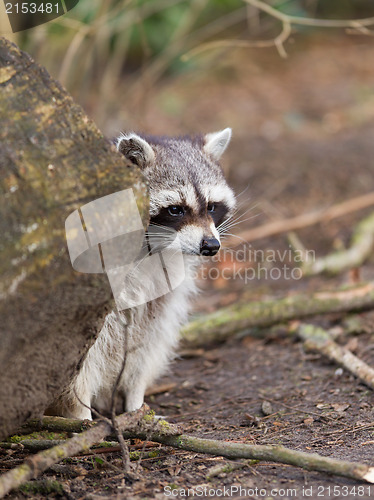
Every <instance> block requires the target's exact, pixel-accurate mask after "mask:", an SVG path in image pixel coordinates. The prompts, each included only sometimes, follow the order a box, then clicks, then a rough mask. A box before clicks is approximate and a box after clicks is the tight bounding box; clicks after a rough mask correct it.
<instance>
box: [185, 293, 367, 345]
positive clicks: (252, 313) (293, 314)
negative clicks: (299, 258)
mask: <svg viewBox="0 0 374 500" xmlns="http://www.w3.org/2000/svg"><path fill="white" fill-rule="evenodd" d="M370 308H371V309H372V308H374V285H373V284H372V283H368V284H364V285H360V286H358V287H353V288H349V289H345V290H341V291H334V292H317V293H314V294H311V295H307V294H300V295H294V296H291V297H286V298H282V299H277V300H268V301H263V302H249V303H239V304H235V305H232V306H229V307H226V308H222V309H220V310H219V311H216V312H214V313H211V314H207V315H204V317H202V318H201V319H196V320H195V321H192V322H191V323H189V324H188V325H187V326H186V327H185V328H184V329H183V331H182V334H183V339H184V340H185V342H186V343H187V344H188V345H193V346H195V347H198V346H206V345H207V344H211V343H214V342H222V341H224V340H226V339H227V338H229V337H231V336H233V335H236V334H237V333H238V332H240V331H243V330H247V329H249V328H253V327H265V326H270V325H273V324H277V323H281V322H284V321H289V320H291V319H300V318H306V317H310V316H315V315H317V314H330V313H339V312H347V311H360V310H364V309H370Z"/></svg>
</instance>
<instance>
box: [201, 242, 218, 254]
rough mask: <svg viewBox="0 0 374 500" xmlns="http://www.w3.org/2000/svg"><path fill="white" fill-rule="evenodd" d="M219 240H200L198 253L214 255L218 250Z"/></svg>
mask: <svg viewBox="0 0 374 500" xmlns="http://www.w3.org/2000/svg"><path fill="white" fill-rule="evenodd" d="M220 246H221V245H220V242H219V241H218V240H216V238H209V239H204V240H203V241H202V242H201V246H200V254H201V255H216V253H217V252H218V250H219V247H220Z"/></svg>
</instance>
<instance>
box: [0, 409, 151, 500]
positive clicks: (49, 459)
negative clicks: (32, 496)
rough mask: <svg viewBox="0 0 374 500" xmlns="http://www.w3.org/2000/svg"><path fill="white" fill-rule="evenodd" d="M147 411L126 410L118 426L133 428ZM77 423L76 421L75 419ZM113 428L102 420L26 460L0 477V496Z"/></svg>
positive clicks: (87, 448)
mask: <svg viewBox="0 0 374 500" xmlns="http://www.w3.org/2000/svg"><path fill="white" fill-rule="evenodd" d="M146 412H147V407H146V406H145V405H144V406H143V407H142V408H141V409H140V410H137V411H135V412H132V413H125V414H122V415H120V416H119V417H117V424H118V428H119V429H121V430H124V429H125V428H130V429H131V428H134V427H136V425H137V424H138V423H139V421H140V419H142V418H143V417H144V416H145V415H146ZM73 425H76V420H74V421H73ZM112 431H113V429H112V426H111V425H110V424H109V423H108V421H99V422H98V423H96V424H95V425H93V426H92V427H91V428H90V429H88V430H86V431H84V432H82V434H79V435H77V436H74V437H72V438H71V439H68V440H66V441H65V442H64V443H62V444H58V445H57V446H54V447H53V448H50V449H48V450H44V451H42V452H40V453H38V454H36V455H33V456H31V457H29V458H27V459H26V460H25V462H24V463H23V464H22V465H20V466H19V467H16V468H14V469H12V470H10V471H8V472H6V473H5V474H3V475H2V476H1V477H0V498H3V497H4V496H5V495H7V494H8V493H9V492H10V491H11V490H13V489H15V488H18V487H19V486H20V485H21V484H23V483H25V482H26V481H28V480H30V479H33V478H36V477H37V476H38V475H39V474H41V473H42V472H44V471H45V470H46V469H48V468H49V467H50V466H51V465H53V464H55V463H57V462H60V461H61V460H63V459H64V458H67V457H71V456H73V455H76V454H77V453H79V452H80V451H82V450H89V449H90V448H91V446H92V445H94V444H95V443H98V442H100V441H101V440H102V439H104V438H105V437H106V436H108V435H109V434H110V433H111V432H112Z"/></svg>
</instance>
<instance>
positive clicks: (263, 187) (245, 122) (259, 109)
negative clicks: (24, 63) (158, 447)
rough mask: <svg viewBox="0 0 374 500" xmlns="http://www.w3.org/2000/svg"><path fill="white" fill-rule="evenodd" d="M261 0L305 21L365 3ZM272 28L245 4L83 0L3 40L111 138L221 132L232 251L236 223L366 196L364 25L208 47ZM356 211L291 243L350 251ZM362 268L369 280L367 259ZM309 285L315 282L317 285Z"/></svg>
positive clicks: (249, 291)
mask: <svg viewBox="0 0 374 500" xmlns="http://www.w3.org/2000/svg"><path fill="white" fill-rule="evenodd" d="M266 3H268V4H269V5H272V6H273V7H274V8H275V9H276V10H277V11H278V12H281V13H286V14H289V15H294V16H303V17H307V18H321V19H357V18H364V17H371V16H374V3H373V2H372V1H371V0H330V1H328V2H326V1H322V0H285V1H271V2H270V1H267V2H266ZM281 29H282V26H281V23H280V22H279V21H277V20H276V19H274V18H273V17H271V16H269V15H267V14H265V13H263V12H260V11H259V10H258V9H257V8H255V7H253V6H251V5H249V4H248V3H246V2H245V1H244V0H188V1H185V0H152V1H151V0H105V1H102V0H80V2H79V4H78V5H77V7H75V8H74V9H73V10H71V11H70V12H69V13H68V14H67V15H65V16H63V17H60V18H58V19H56V20H55V21H52V22H50V23H48V24H45V25H42V26H40V27H38V28H35V29H32V30H27V31H24V32H21V33H20V34H18V35H14V38H13V39H14V41H15V42H16V43H18V44H19V45H20V47H21V48H22V49H23V50H26V51H27V52H29V53H30V54H31V55H32V56H33V58H34V59H36V61H38V62H39V63H40V64H42V65H44V66H45V67H46V68H47V70H48V71H49V72H50V73H51V74H52V75H53V76H54V77H55V78H57V79H58V80H59V81H60V82H61V83H62V84H63V85H64V86H65V87H66V88H67V90H68V91H69V92H70V93H71V94H72V96H73V97H74V99H75V100H76V102H78V103H79V104H80V105H81V106H83V108H84V109H85V111H86V112H87V113H88V115H89V116H90V117H91V118H92V119H93V120H94V121H95V122H96V124H97V125H98V126H99V128H100V129H101V130H102V132H103V133H104V134H106V135H107V136H108V137H113V136H115V135H117V134H118V133H119V132H120V131H123V130H124V131H126V130H135V131H143V132H147V133H152V134H165V135H177V134H186V133H190V134H195V133H199V132H203V133H205V132H211V131H215V130H219V129H221V128H224V127H228V126H230V127H232V128H233V141H232V144H231V146H230V148H229V150H228V151H227V153H226V154H225V158H224V168H225V170H226V173H227V176H228V179H229V182H230V183H231V185H232V186H233V187H234V188H235V190H236V192H237V193H238V195H239V201H240V207H239V212H238V217H239V219H238V220H236V221H235V222H237V225H236V226H235V227H233V228H232V233H235V234H236V235H238V236H239V238H238V239H237V240H235V239H233V237H230V238H231V239H230V244H231V246H232V247H236V244H241V243H242V240H241V239H240V238H241V236H240V235H241V234H242V232H243V231H244V230H245V229H247V228H250V227H253V226H257V225H261V224H263V223H266V222H269V221H272V220H278V219H282V218H286V217H293V216H296V215H299V214H302V213H307V212H312V211H314V210H316V209H321V208H323V207H329V206H331V205H333V204H335V203H339V202H342V201H344V200H347V199H349V198H351V197H354V196H359V195H361V194H365V193H367V192H369V191H371V190H374V176H373V164H372V163H373V158H374V65H373V60H374V36H373V35H374V31H373V32H371V31H370V29H369V30H366V31H365V33H363V32H362V31H363V30H361V32H359V31H357V30H356V31H353V32H352V31H351V32H347V30H345V29H337V28H318V27H305V26H297V25H294V26H293V27H292V34H291V36H290V37H289V38H288V40H287V41H286V42H285V45H284V48H285V51H286V53H287V57H286V58H285V57H281V55H280V54H279V52H278V51H277V49H276V48H275V47H274V46H273V47H267V48H259V47H250V46H248V47H245V46H243V47H241V48H238V47H236V46H234V45H233V44H230V43H226V46H224V47H222V46H217V47H215V48H214V47H212V46H211V47H208V46H206V45H205V44H207V43H210V42H214V41H219V40H226V41H229V40H234V41H238V40H243V41H248V42H251V41H254V40H271V39H273V38H274V37H275V36H277V35H278V34H279V33H280V31H281ZM373 30H374V27H373ZM363 215H365V211H361V212H358V213H357V212H355V213H354V214H352V215H349V216H346V217H344V218H339V219H336V220H333V221H331V222H329V223H326V224H323V225H322V224H320V225H315V226H312V227H309V228H306V229H303V230H301V231H300V232H299V233H298V237H299V238H300V240H301V241H302V244H303V245H304V246H305V248H307V249H313V250H315V251H316V254H317V255H323V254H324V253H326V252H329V251H331V250H332V249H334V248H335V249H336V248H342V247H344V246H345V245H347V244H348V242H349V238H350V235H351V233H352V229H353V227H354V225H355V224H356V223H357V221H358V220H360V218H362V216H363ZM235 241H236V242H237V243H235ZM251 245H252V244H251ZM252 248H261V249H277V250H282V251H283V250H287V249H289V241H288V239H287V237H286V236H283V235H282V236H277V237H272V238H267V239H263V240H259V241H256V242H253V246H252ZM234 264H235V265H236V264H238V263H237V262H234V263H233V262H232V259H231V261H230V262H225V263H223V264H222V262H220V263H218V264H217V263H216V264H215V265H216V266H217V265H218V266H221V265H225V266H229V267H230V266H231V267H234ZM245 265H246V266H248V265H250V263H248V262H246V263H245ZM362 272H363V277H364V278H366V277H371V268H370V265H368V266H367V268H364V269H363V271H362ZM340 279H343V280H344V279H348V278H347V276H345V277H343V278H340ZM244 285H245V286H244ZM305 286H306V285H305V282H304V281H303V280H292V279H291V280H289V279H286V278H285V276H282V278H281V279H276V280H268V279H267V280H266V279H263V278H262V277H261V276H258V277H255V278H254V279H253V280H251V282H250V283H244V282H243V280H242V279H240V277H239V279H235V280H234V279H233V280H231V281H230V280H227V279H212V280H210V279H206V280H205V281H204V280H203V282H202V287H203V288H204V287H207V288H209V289H210V290H212V293H210V294H209V299H206V301H205V302H204V303H202V305H201V306H200V307H201V308H204V309H205V310H209V309H214V308H215V307H217V305H222V304H229V303H231V302H234V301H236V300H237V298H238V295H242V294H244V295H245V296H250V297H256V296H258V295H261V294H262V295H263V294H264V293H265V294H268V293H271V294H276V293H277V292H278V291H282V292H284V290H285V289H286V290H291V289H292V290H294V289H295V288H296V289H297V288H300V287H305ZM307 286H308V287H312V288H313V287H314V286H316V287H318V286H320V283H319V282H318V278H311V279H310V280H309V281H308V284H307Z"/></svg>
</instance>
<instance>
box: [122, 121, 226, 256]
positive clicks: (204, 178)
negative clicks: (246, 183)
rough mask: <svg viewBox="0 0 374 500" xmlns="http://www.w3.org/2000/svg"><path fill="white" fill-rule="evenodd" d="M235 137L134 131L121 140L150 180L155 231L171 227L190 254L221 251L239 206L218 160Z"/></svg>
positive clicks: (181, 245)
mask: <svg viewBox="0 0 374 500" xmlns="http://www.w3.org/2000/svg"><path fill="white" fill-rule="evenodd" d="M230 139H231V129H229V128H227V129H224V130H222V131H220V132H214V133H211V134H207V135H205V136H203V137H196V138H191V137H181V138H179V137H177V138H171V137H165V138H163V137H144V138H143V137H140V136H139V135H137V134H134V133H130V134H126V135H122V136H120V137H119V138H118V140H117V149H118V151H120V152H121V153H122V154H123V155H124V156H126V158H128V159H129V160H130V161H131V162H132V163H134V164H136V165H137V166H139V167H140V168H141V170H142V171H143V173H144V175H145V177H146V178H147V180H148V183H149V195H150V228H149V232H150V234H151V233H153V234H154V235H155V234H157V232H159V233H160V235H161V234H162V233H164V234H167V229H169V236H170V235H172V234H173V233H174V235H177V236H178V241H179V244H180V247H181V248H182V252H183V253H185V254H190V255H209V256H211V255H215V254H216V253H217V252H218V250H219V248H220V244H221V243H220V227H222V225H223V223H224V222H225V220H226V219H227V218H228V217H229V216H230V215H231V214H232V212H233V210H234V208H235V205H236V202H235V197H234V193H233V191H232V190H231V188H230V187H229V186H228V185H227V183H226V180H225V178H224V176H223V173H222V169H221V167H220V166H219V164H218V160H219V159H220V157H221V156H222V154H223V152H224V151H225V149H226V148H227V146H228V144H229V142H230ZM161 228H164V230H162V229H161ZM165 230H166V231H165ZM170 239H171V236H170V237H169V240H170Z"/></svg>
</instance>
